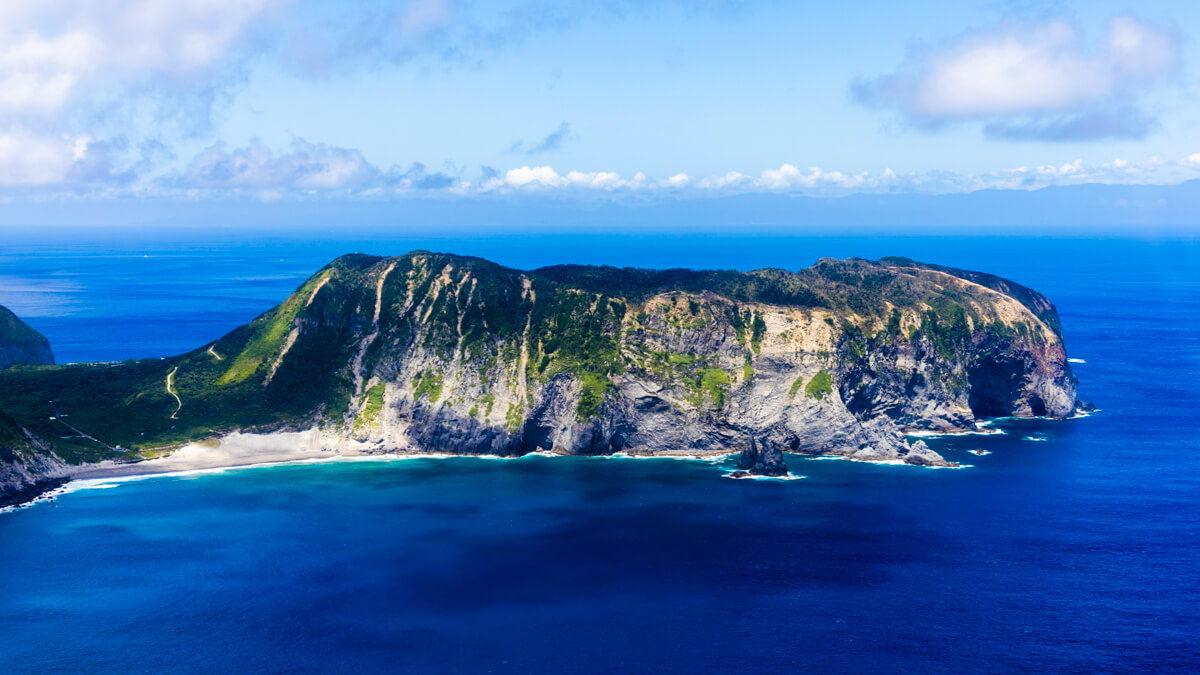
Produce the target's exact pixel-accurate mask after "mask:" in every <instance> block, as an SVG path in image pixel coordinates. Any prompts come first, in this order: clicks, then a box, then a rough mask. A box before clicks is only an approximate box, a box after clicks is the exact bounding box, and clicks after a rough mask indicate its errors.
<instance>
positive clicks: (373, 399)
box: [354, 382, 386, 430]
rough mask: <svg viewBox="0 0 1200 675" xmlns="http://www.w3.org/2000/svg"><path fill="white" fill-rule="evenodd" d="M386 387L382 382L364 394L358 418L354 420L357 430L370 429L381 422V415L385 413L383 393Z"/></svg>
mask: <svg viewBox="0 0 1200 675" xmlns="http://www.w3.org/2000/svg"><path fill="white" fill-rule="evenodd" d="M385 386H386V385H384V384H383V383H382V382H380V383H378V384H375V385H373V386H371V387H370V388H368V389H367V391H366V392H364V393H363V400H362V405H361V407H360V408H359V411H358V417H357V418H355V420H354V428H355V430H357V429H360V428H364V427H369V426H371V425H372V424H375V423H376V422H378V421H379V415H380V413H382V412H383V392H384V388H385Z"/></svg>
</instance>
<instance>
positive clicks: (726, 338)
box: [340, 265, 1074, 466]
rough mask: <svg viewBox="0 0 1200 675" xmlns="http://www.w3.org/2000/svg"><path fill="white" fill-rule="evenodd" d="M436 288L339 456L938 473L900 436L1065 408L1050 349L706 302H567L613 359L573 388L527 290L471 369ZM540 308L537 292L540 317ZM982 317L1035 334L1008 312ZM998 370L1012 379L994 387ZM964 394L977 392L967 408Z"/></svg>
mask: <svg viewBox="0 0 1200 675" xmlns="http://www.w3.org/2000/svg"><path fill="white" fill-rule="evenodd" d="M418 269H419V268H418ZM436 272H437V276H436V278H435V279H434V281H433V283H431V284H429V286H428V290H427V291H426V295H425V297H424V298H418V299H417V300H416V301H415V302H414V300H413V292H412V288H413V286H419V285H420V284H419V283H416V282H414V279H413V275H412V274H411V273H410V275H409V281H408V288H407V289H406V290H405V292H404V294H403V297H405V302H404V304H403V305H402V306H400V307H399V308H398V311H399V316H394V317H392V318H393V319H395V320H396V321H397V322H398V323H399V324H400V325H402V326H404V328H403V329H402V330H401V331H399V332H401V333H403V334H404V335H405V337H404V339H400V340H393V342H392V345H393V346H394V347H395V348H397V349H395V350H394V351H390V352H388V351H386V350H385V351H383V352H382V353H381V355H380V357H379V358H378V360H377V361H376V362H375V363H374V364H373V369H372V371H371V372H369V373H363V372H356V373H355V374H354V376H355V377H358V378H361V379H362V380H366V381H369V382H373V383H381V384H383V385H384V387H385V395H384V402H385V404H384V406H383V411H382V414H380V415H379V416H378V417H377V418H375V419H373V420H372V421H371V423H369V424H365V425H364V424H355V422H354V421H353V420H351V421H349V422H348V423H347V425H348V426H352V427H354V429H353V430H352V431H351V432H349V433H344V434H342V435H341V436H340V438H342V439H345V440H346V441H350V440H353V442H354V443H355V444H356V445H360V446H361V445H363V444H366V445H367V446H373V447H376V448H378V450H379V451H416V452H446V453H468V454H475V453H483V454H521V453H525V452H532V451H538V450H541V451H550V452H559V453H565V454H611V453H615V452H626V453H718V452H725V453H728V452H737V451H740V450H741V449H743V448H744V447H745V446H746V444H747V443H748V442H749V439H750V438H759V439H762V440H763V442H764V443H768V444H771V445H773V446H778V447H780V448H783V449H785V450H787V451H791V452H802V453H813V454H834V455H842V456H846V457H849V458H853V459H859V460H864V461H907V462H910V463H915V464H921V465H929V466H938V465H945V464H946V462H945V461H944V460H943V459H942V458H941V457H940V456H939V455H938V454H937V453H936V452H933V451H932V450H929V449H928V448H927V447H925V446H924V444H920V445H919V446H917V445H915V444H914V445H910V444H909V442H908V441H907V440H906V438H905V436H904V432H905V431H908V430H937V431H956V430H957V431H966V430H971V429H974V428H975V426H974V423H975V414H974V412H973V410H972V404H973V403H976V404H980V402H983V404H985V405H984V407H987V405H990V403H989V402H990V399H989V398H988V397H992V398H995V399H996V400H997V401H999V400H1003V401H1005V404H1004V405H1006V406H1008V407H1007V409H1005V410H1003V411H1001V412H1004V413H1005V414H1009V413H1015V414H1046V412H1047V411H1049V412H1051V414H1069V413H1068V412H1066V411H1070V410H1071V409H1073V406H1074V381H1073V379H1072V378H1071V377H1069V371H1066V370H1065V367H1066V366H1065V359H1063V358H1061V357H1062V356H1063V355H1062V354H1061V346H1059V347H1058V352H1057V353H1056V352H1055V350H1054V348H1053V347H1052V346H1051V347H1046V348H1043V349H1041V350H1040V351H1039V350H1031V349H1029V348H1028V346H1026V345H1025V343H1024V342H1021V340H1019V339H1013V340H1007V341H1005V340H1003V339H1000V338H997V337H995V336H993V335H991V334H988V333H985V332H983V331H980V332H978V333H976V334H975V335H974V336H973V337H972V339H971V341H970V342H969V343H967V344H966V345H965V346H964V347H962V348H960V349H958V351H955V352H953V353H946V352H945V350H944V348H943V350H942V352H941V353H939V348H938V346H937V345H936V344H935V343H934V342H933V341H932V340H931V339H929V338H925V337H919V336H918V337H908V338H906V337H905V335H904V333H905V332H907V331H915V330H916V329H917V327H918V326H920V325H921V322H922V317H921V316H920V314H919V312H917V311H905V312H898V316H899V324H898V326H897V328H898V331H896V332H895V334H893V333H887V332H886V330H882V328H881V327H878V326H872V325H871V324H870V323H869V322H868V321H867V320H866V319H864V318H863V317H860V316H856V315H853V314H847V313H841V314H837V313H834V312H830V311H827V310H823V309H807V308H797V307H788V306H780V305H771V304H767V303H760V302H742V303H738V302H735V301H733V300H730V299H729V298H726V297H723V296H721V295H718V294H715V293H711V292H682V291H673V292H667V293H661V294H656V295H653V296H651V297H649V298H646V299H645V300H644V301H642V302H634V301H630V300H628V299H625V298H620V299H619V302H620V303H621V311H615V312H612V313H611V314H608V312H609V310H610V309H611V307H613V305H612V304H611V303H613V302H614V300H613V299H611V298H607V297H604V296H601V295H599V294H592V293H587V292H583V291H568V292H569V293H574V294H577V295H579V296H581V297H580V298H578V300H577V302H576V304H577V305H578V306H579V307H582V308H583V309H582V311H581V312H580V313H579V314H578V315H575V316H574V318H575V319H576V320H590V319H591V318H594V317H596V316H600V318H599V319H596V320H598V321H600V322H601V323H604V322H605V320H606V319H605V317H607V322H608V323H607V324H605V326H604V328H603V330H602V332H604V333H605V334H607V335H609V336H611V345H609V346H607V347H596V348H597V349H599V348H605V349H607V348H611V349H613V353H614V357H613V359H612V363H610V364H609V365H610V368H609V372H606V373H604V374H602V375H594V374H581V373H579V372H571V371H569V370H566V369H557V368H555V367H554V364H555V360H554V359H555V358H557V353H555V352H553V350H552V349H550V348H549V347H548V346H547V344H546V342H547V341H549V340H552V339H554V337H555V336H554V335H553V332H552V331H553V330H554V329H559V330H563V329H565V328H566V327H564V326H552V327H551V332H549V333H547V332H545V331H539V330H538V329H537V327H536V326H534V327H533V328H531V323H533V322H534V317H535V316H536V303H537V302H538V298H537V295H536V291H535V290H534V289H533V288H532V287H531V285H530V282H529V279H528V278H526V277H524V276H522V277H520V278H519V279H514V284H517V285H514V287H513V288H512V289H510V290H511V293H512V295H513V296H514V297H519V298H520V299H521V303H522V304H521V311H523V312H525V313H526V315H525V316H524V318H523V319H522V320H519V321H517V322H516V323H517V325H518V326H519V328H520V330H519V332H518V333H514V334H511V335H510V336H509V337H508V339H500V340H498V341H497V342H495V343H494V344H493V345H492V348H491V349H490V351H489V350H485V351H483V352H481V353H479V354H472V353H470V352H469V351H468V350H464V349H463V348H462V345H463V342H464V340H465V339H466V336H465V334H464V329H463V321H462V316H463V315H464V314H469V310H468V309H466V305H467V304H469V303H470V302H471V301H472V298H477V296H476V295H475V291H476V288H477V286H478V279H474V278H472V277H471V272H470V271H467V270H457V269H455V268H454V266H453V265H446V266H444V267H441V268H439V269H437V270H436ZM417 276H419V274H418V275H417ZM467 289H469V290H467ZM464 293H465V294H466V295H465V300H464ZM988 293H992V292H991V291H989V292H988ZM550 301H551V300H550V299H549V297H548V292H547V291H543V297H542V302H550ZM439 302H440V303H442V304H443V305H444V304H446V303H451V304H454V305H456V306H458V307H459V308H460V314H459V318H458V320H457V321H456V322H455V324H454V325H455V329H456V332H457V334H456V335H452V336H450V338H451V340H452V341H453V342H454V348H453V349H444V348H438V347H437V346H436V345H437V344H438V342H439V339H438V335H437V327H436V325H432V324H431V323H430V317H431V313H432V311H433V309H432V308H433V307H434V306H435V305H437V304H438V303H439ZM981 310H982V311H981V312H980V313H981V315H983V316H985V317H988V316H989V314H988V313H989V312H991V314H992V315H993V316H991V318H993V320H999V319H1000V318H1001V316H1004V317H1006V318H1007V320H1013V317H1017V318H1019V319H1021V320H1025V321H1029V322H1030V323H1031V324H1032V325H1034V326H1035V327H1036V328H1037V329H1038V330H1041V329H1042V324H1041V322H1040V321H1039V320H1038V319H1037V318H1036V317H1034V316H1033V315H1032V314H1030V313H1029V311H1028V310H1024V309H1023V308H1021V306H1020V305H1019V303H1016V302H1015V301H1011V299H1008V298H1005V299H1004V302H1002V303H999V306H998V308H997V307H991V306H989V307H984V308H981ZM1022 312H1023V313H1022ZM618 314H619V316H618ZM383 320H384V323H387V321H388V317H387V315H386V314H385V315H384V318H383ZM868 332H871V333H872V334H873V337H872V338H866V337H865V335H866V334H867V333H868ZM382 335H383V336H384V339H387V335H388V332H387V329H384V332H383V333H382ZM443 341H444V338H443ZM548 352H549V353H548ZM359 361H360V362H361V359H360V360H359ZM547 363H549V364H550V366H549V367H547V365H546V364H547ZM997 364H1004V366H1003V368H999V366H998V365H997ZM997 368H999V370H1002V371H1003V370H1004V368H1007V369H1008V370H1009V371H1011V374H1012V375H1013V377H1008V375H1007V374H1005V373H1006V372H1008V371H1005V372H1002V373H1000V374H998V375H997V374H995V373H991V372H990V370H989V369H993V370H995V369H997ZM556 371H557V372H556ZM989 377H991V378H992V379H996V378H1000V379H999V380H996V381H995V382H992V381H990V380H988V378H989ZM1006 377H1008V379H1004V378H1006ZM589 378H590V379H591V380H592V381H591V382H590V383H589V382H588V380H589ZM596 380H600V383H599V387H598V386H597V382H596ZM431 381H436V384H435V385H431ZM814 383H815V384H814ZM973 384H974V385H977V386H978V387H979V389H980V391H981V392H982V393H981V394H979V395H977V396H975V397H974V398H975V399H976V400H973V398H972V396H973V395H972V386H973ZM589 389H590V390H591V394H590V395H592V396H593V397H594V398H595V397H596V396H597V394H596V392H597V390H598V391H599V394H598V400H597V401H596V402H595V405H593V406H590V407H589V406H587V405H586V404H585V399H586V398H587V397H588V396H589V391H588V390H589ZM993 389H994V390H995V391H992V390H993ZM1030 401H1033V402H1034V404H1031V403H1030ZM1039 401H1040V403H1038V402H1039ZM1039 406H1041V407H1039ZM1042 408H1044V410H1043V409H1042ZM1039 410H1041V412H1039Z"/></svg>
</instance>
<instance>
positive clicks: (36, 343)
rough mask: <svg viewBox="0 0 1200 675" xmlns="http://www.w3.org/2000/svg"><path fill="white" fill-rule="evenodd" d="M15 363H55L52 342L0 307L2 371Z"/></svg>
mask: <svg viewBox="0 0 1200 675" xmlns="http://www.w3.org/2000/svg"><path fill="white" fill-rule="evenodd" d="M14 363H30V364H48V363H54V353H53V352H51V351H50V341H49V340H47V339H46V338H45V337H43V336H42V334H41V333H39V332H37V331H36V330H34V329H32V328H30V327H29V325H28V324H26V323H25V322H24V321H21V320H20V319H18V318H17V315H16V314H13V313H12V312H11V311H9V310H8V308H6V307H2V306H0V370H3V369H4V368H8V367H10V366H12V365H13V364H14Z"/></svg>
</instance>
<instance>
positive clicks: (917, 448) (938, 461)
mask: <svg viewBox="0 0 1200 675" xmlns="http://www.w3.org/2000/svg"><path fill="white" fill-rule="evenodd" d="M904 463H905V464H912V465H915V466H946V467H950V466H958V464H955V463H953V462H947V461H946V459H945V458H944V457H942V456H941V455H939V454H938V453H936V452H934V451H933V450H930V449H929V446H927V445H925V441H916V442H914V443H913V444H912V445H911V446H910V447H909V450H908V453H907V454H905V455H904Z"/></svg>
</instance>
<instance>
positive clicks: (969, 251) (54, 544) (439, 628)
mask: <svg viewBox="0 0 1200 675" xmlns="http://www.w3.org/2000/svg"><path fill="white" fill-rule="evenodd" d="M413 248H427V249H434V250H447V251H453V252H458V253H467V254H474V255H481V256H484V257H488V258H490V259H493V260H496V261H497V262H501V263H504V264H508V265H512V266H517V267H533V266H538V265H543V264H550V263H560V262H582V263H609V264H616V265H645V266H657V267H669V266H690V267H724V268H729V267H733V268H740V269H751V268H757V267H766V266H779V267H785V268H789V269H797V268H800V267H805V266H807V265H809V264H811V263H812V262H814V261H815V260H816V259H817V258H818V257H822V256H837V257H845V256H849V255H857V256H862V257H868V258H876V257H880V256H884V255H907V256H910V257H913V258H917V259H920V260H925V261H929V262H937V263H942V264H947V265H955V266H960V267H966V268H971V269H979V270H984V271H988V272H992V273H996V274H999V275H1002V276H1005V277H1008V278H1011V279H1013V280H1016V281H1018V282H1020V283H1024V284H1026V285H1029V286H1032V287H1033V288H1036V289H1038V290H1040V291H1042V292H1044V293H1046V294H1047V295H1048V296H1049V297H1050V298H1051V299H1052V300H1053V301H1054V302H1055V303H1056V304H1057V306H1058V309H1059V312H1060V314H1061V316H1062V320H1063V325H1064V327H1065V337H1066V344H1067V351H1068V355H1069V356H1070V357H1072V358H1075V359H1083V360H1084V361H1085V362H1084V363H1077V364H1074V365H1073V367H1074V368H1075V371H1076V373H1077V375H1078V376H1079V380H1080V396H1081V398H1083V399H1085V400H1090V401H1094V402H1095V403H1096V404H1097V405H1098V406H1099V408H1100V409H1101V411H1100V412H1098V413H1097V414H1095V415H1093V416H1091V417H1089V418H1086V419H1075V420H1068V421H1057V422H1052V421H1038V420H1025V421H1020V420H1010V421H1000V422H997V423H996V426H997V427H998V428H1001V429H1003V430H1004V431H1005V432H1006V433H1005V434H1004V435H995V436H969V437H957V438H945V439H933V440H931V441H930V443H931V445H932V446H933V447H934V448H935V449H937V450H938V451H939V452H942V453H943V454H945V455H946V456H947V457H948V458H950V459H953V460H958V461H960V462H963V463H964V464H970V465H972V466H971V467H970V468H965V469H960V470H930V469H922V468H917V467H902V466H875V465H867V464H858V463H851V462H844V461H828V460H811V459H805V458H801V457H796V456H789V457H788V458H787V461H788V463H789V466H790V467H791V469H792V471H793V472H794V473H796V474H801V475H803V476H806V478H804V479H803V480H794V481H788V482H768V481H739V480H729V479H726V478H723V477H722V476H723V469H722V467H721V466H718V465H713V464H708V463H703V462H688V461H675V460H662V459H655V460H631V459H587V458H544V457H528V458H523V459H516V460H488V459H472V458H460V459H410V460H390V461H387V460H375V461H346V462H330V463H323V464H307V465H286V466H277V467H260V468H247V469H239V470H231V471H226V472H223V473H210V474H200V475H189V476H175V477H158V478H151V479H146V480H136V481H131V480H126V481H122V482H111V483H108V484H106V486H105V487H91V488H89V489H80V490H76V491H73V492H70V493H69V494H65V495H63V496H61V497H59V498H58V499H57V502H56V505H54V506H52V505H50V504H46V503H42V504H37V505H35V506H32V507H30V508H27V509H24V510H19V511H15V512H11V513H4V514H0V672H4V673H50V672H62V673H109V672H112V673H129V672H145V673H168V672H170V673H174V672H181V673H231V672H247V673H262V672H272V673H274V672H284V673H296V672H350V673H374V672H406V671H440V672H496V673H525V672H537V673H569V672H588V673H597V672H779V673H792V672H804V671H843V672H912V671H917V672H1008V671H1027V672H1046V671H1058V672H1063V671H1068V672H1096V671H1102V672H1116V671H1157V672H1169V671H1175V672H1189V671H1191V672H1195V671H1197V670H1200V433H1198V424H1197V422H1198V421H1200V414H1198V412H1197V411H1198V410H1200V408H1198V403H1200V401H1198V400H1197V399H1198V398H1200V396H1198V395H1197V390H1198V388H1200V245H1198V244H1197V243H1196V242H1148V241H1123V240H1116V239H1103V240H1087V239H1081V238H1075V239H1070V238H1051V237H1045V238H1025V239H1011V238H1008V239H1006V238H967V237H964V238H938V237H885V236H880V237H863V236H858V237H793V236H784V235H759V236H751V235H746V236H720V237H717V236H700V235H694V236H690V237H689V236H683V235H633V234H628V235H621V236H589V235H570V236H568V235H560V236H551V235H537V236H533V235H531V236H524V237H517V236H513V237H500V236H495V237H486V236H476V237H449V236H447V237H442V238H432V237H423V238H422V237H412V236H410V237H404V236H394V235H389V234H387V233H382V232H365V233H337V234H320V235H305V236H304V237H303V238H301V237H299V236H295V235H292V236H286V237H285V236H274V235H267V234H255V233H253V232H241V233H230V232H223V233H221V235H220V236H219V237H217V236H205V235H204V234H203V233H196V232H192V233H190V234H189V233H183V234H179V233H176V234H172V235H170V236H167V235H160V236H154V235H145V234H142V235H139V236H137V237H134V236H129V235H123V236H116V235H106V234H101V233H98V232H95V231H80V232H77V233H74V234H73V235H72V236H62V235H61V233H55V232H46V233H36V232H30V233H27V234H24V235H22V236H19V237H10V238H9V239H8V240H6V241H4V242H3V243H0V304H2V305H6V306H8V307H10V308H11V309H13V310H14V311H15V312H17V313H18V314H19V315H21V316H23V317H25V318H26V319H27V320H28V321H29V323H31V324H32V325H33V326H34V327H36V328H38V329H39V330H41V331H42V332H43V333H44V334H45V335H46V336H47V337H49V338H50V340H51V341H52V343H53V345H54V348H55V351H56V354H57V355H58V357H59V360H60V362H73V361H105V360H115V359H124V358H132V357H156V356H163V355H167V354H173V353H178V352H182V351H185V350H188V349H191V348H194V347H197V346H199V345H202V344H204V343H205V342H208V341H210V340H213V339H215V338H216V337H218V336H220V335H221V334H223V333H224V332H226V331H228V330H229V329H231V328H233V327H235V326H236V325H238V324H241V323H244V322H246V321H248V320H249V319H251V318H253V317H254V316H255V315H257V314H258V313H260V312H262V311H263V310H265V309H267V308H269V307H270V306H271V305H273V304H274V303H276V302H278V301H280V300H282V299H283V298H284V297H285V296H286V295H287V294H288V293H289V292H290V291H291V290H292V289H294V288H295V287H296V286H297V285H299V284H300V282H301V281H302V280H303V279H304V278H305V277H307V276H308V275H309V274H311V273H313V272H314V271H315V270H316V269H318V268H319V267H320V266H321V265H323V264H324V263H326V262H328V260H329V259H331V258H332V257H334V256H336V255H338V254H341V253H346V252H349V251H362V252H367V253H380V254H399V253H403V252H406V251H408V250H409V249H413ZM1033 439H1040V440H1033ZM978 448H982V449H986V450H989V451H991V453H992V454H989V455H986V456H975V455H972V454H969V453H968V452H967V450H969V449H978Z"/></svg>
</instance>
